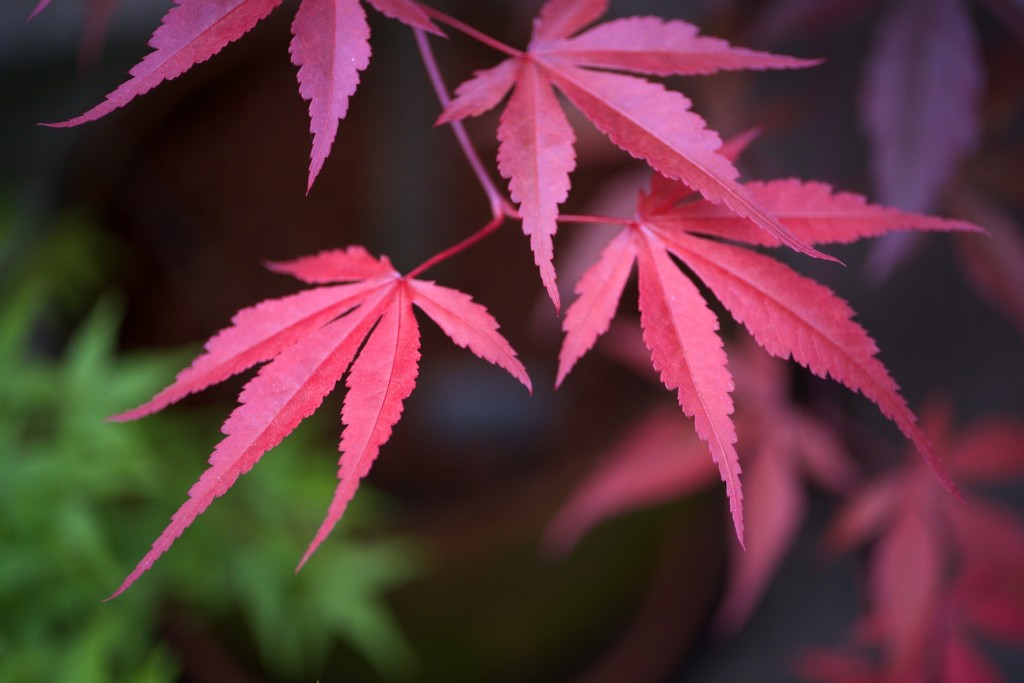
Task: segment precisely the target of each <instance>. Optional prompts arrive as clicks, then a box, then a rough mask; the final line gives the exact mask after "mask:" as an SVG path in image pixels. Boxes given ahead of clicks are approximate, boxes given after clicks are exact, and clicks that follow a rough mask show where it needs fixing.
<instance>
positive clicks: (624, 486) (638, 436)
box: [543, 410, 717, 554]
mask: <svg viewBox="0 0 1024 683" xmlns="http://www.w3.org/2000/svg"><path fill="white" fill-rule="evenodd" d="M716 475H717V473H716V471H715V467H714V465H713V464H712V463H710V462H709V461H708V458H707V450H706V447H705V446H704V444H702V443H701V442H700V441H698V440H697V439H696V438H695V437H694V434H693V431H692V430H690V429H687V427H686V423H685V422H684V421H683V420H682V418H681V417H680V416H679V413H678V411H675V410H661V411H655V412H652V413H650V414H649V415H647V416H645V417H644V419H643V420H642V421H641V422H639V423H638V424H636V425H634V426H633V427H632V428H631V429H630V430H629V432H628V433H627V434H626V435H624V436H623V437H622V438H621V439H618V440H617V442H616V443H615V444H614V445H613V446H612V447H611V448H610V449H609V450H608V452H607V454H605V455H604V456H602V459H601V462H600V463H599V464H598V466H597V467H596V468H595V469H594V471H593V472H591V473H590V475H589V476H588V477H587V479H586V480H585V481H584V482H583V483H582V484H581V485H580V486H579V487H578V488H577V489H576V490H575V491H574V492H573V493H572V495H571V497H570V498H569V500H568V501H566V503H565V504H564V505H563V506H562V507H561V509H560V510H559V511H558V512H557V513H556V514H555V517H554V519H552V520H551V523H550V524H549V525H548V528H547V530H546V531H545V532H544V541H543V544H544V547H545V549H546V550H548V551H549V552H552V553H558V554H566V553H568V552H569V551H570V550H572V548H573V547H574V546H575V545H576V544H577V543H578V542H579V540H580V539H581V538H582V537H583V536H584V535H586V534H587V532H588V531H590V529H592V528H593V527H595V526H597V525H598V524H600V523H601V522H602V521H604V520H606V519H610V518H612V517H615V516H617V515H621V514H624V513H626V512H629V511H632V510H636V509H639V508H643V507H650V506H653V505H658V504H659V503H663V502H666V501H669V500H672V499H673V498H677V497H679V496H683V495H686V494H687V493H691V492H694V491H698V490H700V489H703V488H706V487H708V486H711V485H712V484H713V483H714V482H715V479H716Z"/></svg>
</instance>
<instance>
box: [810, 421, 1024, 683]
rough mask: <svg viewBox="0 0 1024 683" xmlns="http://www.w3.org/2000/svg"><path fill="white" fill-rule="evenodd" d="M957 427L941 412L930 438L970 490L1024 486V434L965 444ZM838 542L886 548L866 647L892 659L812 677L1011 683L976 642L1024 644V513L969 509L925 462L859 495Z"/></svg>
mask: <svg viewBox="0 0 1024 683" xmlns="http://www.w3.org/2000/svg"><path fill="white" fill-rule="evenodd" d="M951 422H952V419H951V415H950V411H949V410H948V408H946V407H945V406H939V405H936V406H932V407H931V408H930V409H929V410H928V411H927V412H926V413H925V420H924V428H925V430H926V431H927V432H928V434H929V436H930V437H931V438H932V439H933V441H934V443H935V448H936V451H937V452H938V453H940V454H941V455H942V456H943V458H944V461H945V463H946V465H947V467H948V469H949V471H950V473H951V474H952V475H953V476H954V477H956V478H957V479H958V481H961V482H963V483H964V484H965V485H985V484H988V485H992V484H1001V483H1005V482H1007V481H1009V480H1010V479H1012V478H1014V477H1021V476H1024V424H1021V423H1020V422H1017V421H1013V420H1008V419H988V420H985V421H981V422H978V423H976V424H975V425H973V426H971V427H969V428H968V429H967V430H965V431H964V433H963V434H962V435H956V434H954V433H953V430H952V424H951ZM830 536H831V542H832V544H833V546H834V547H836V548H837V549H850V548H852V547H855V546H858V545H862V544H865V543H868V542H874V551H873V553H872V556H871V560H870V566H869V570H868V571H869V581H868V589H869V591H870V597H871V608H870V612H869V614H868V615H867V617H866V618H865V619H864V620H863V621H862V623H861V625H860V628H859V629H858V641H859V643H860V644H861V645H866V646H869V647H873V648H875V649H877V650H878V651H879V652H880V653H881V661H880V663H879V664H878V665H877V666H869V665H867V664H866V663H862V665H863V666H864V667H866V671H868V672H870V675H868V674H865V675H864V676H863V677H855V678H851V676H850V671H848V670H846V668H845V666H840V665H839V664H838V662H842V661H844V660H845V658H846V657H847V656H848V655H845V654H840V655H838V657H839V659H838V660H835V661H832V660H831V659H830V657H829V656H828V655H825V656H821V655H820V654H819V655H815V656H812V657H811V658H810V659H809V660H808V661H805V662H804V665H803V666H801V669H802V670H803V673H804V675H805V676H806V677H808V678H811V679H816V680H821V681H834V682H836V683H839V682H843V681H849V680H858V681H859V680H865V681H868V680H875V681H885V682H889V681H921V682H922V683H924V682H927V681H941V682H943V683H975V682H976V681H983V682H986V681H1000V680H1002V677H1001V676H1000V675H999V674H998V673H997V672H996V671H995V669H994V668H993V667H992V665H991V664H989V663H988V662H987V661H986V659H985V657H984V656H983V655H982V653H981V652H980V651H979V650H978V649H977V648H976V646H975V645H974V644H973V643H972V634H973V633H981V634H984V635H986V636H989V637H992V638H996V639H1003V640H1010V641H1014V642H1017V643H1024V585H1022V583H1021V581H1020V572H1021V567H1024V523H1022V522H1021V520H1020V519H1019V518H1018V517H1017V516H1016V515H1014V514H1012V513H1011V512H1009V511H1007V510H1006V509H1003V508H1001V507H999V506H997V505H994V504H992V503H988V502H983V501H980V500H977V499H974V500H972V503H971V505H970V506H964V505H960V504H958V503H957V502H956V501H954V500H952V499H951V498H950V497H949V496H947V495H944V493H943V492H942V491H941V490H940V489H939V487H937V486H936V483H935V478H934V477H933V476H932V475H931V473H930V472H928V471H927V470H925V469H924V468H923V467H922V466H921V465H920V463H919V462H918V461H917V459H916V458H913V459H908V462H907V464H906V465H904V466H902V467H900V468H897V469H895V470H893V471H892V472H890V473H888V474H887V475H885V476H883V477H882V478H880V479H879V480H877V481H876V482H873V483H870V484H868V485H867V486H865V487H864V488H863V489H862V490H861V491H860V492H858V493H856V494H855V495H854V496H852V497H851V499H850V501H849V502H848V504H847V505H846V507H845V508H844V509H843V510H842V511H841V512H840V514H839V517H838V519H837V521H836V524H835V525H834V527H833V529H832V532H831V535H830ZM830 662H831V664H830ZM858 676H859V674H858Z"/></svg>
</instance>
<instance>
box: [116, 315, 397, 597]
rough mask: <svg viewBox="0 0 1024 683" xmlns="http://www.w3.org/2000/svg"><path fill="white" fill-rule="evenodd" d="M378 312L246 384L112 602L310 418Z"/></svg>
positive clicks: (291, 350)
mask: <svg viewBox="0 0 1024 683" xmlns="http://www.w3.org/2000/svg"><path fill="white" fill-rule="evenodd" d="M381 298H382V297H381V296H378V297H377V300H378V301H380V300H381ZM379 314H380V306H379V304H377V303H369V304H368V305H365V306H363V307H361V308H359V309H357V310H356V311H355V312H353V313H351V314H349V315H347V316H345V317H344V318H341V319H340V320H338V321H335V322H333V323H330V324H328V325H325V326H324V327H321V328H320V329H318V330H316V331H314V332H312V333H310V334H308V335H305V336H304V337H303V341H302V343H299V344H294V345H292V346H290V347H288V348H287V349H285V350H283V351H282V352H281V353H280V354H279V355H278V356H277V358H275V359H274V360H273V361H272V362H271V363H269V364H268V365H266V366H265V367H263V368H262V369H261V370H260V372H259V374H257V375H256V377H254V378H253V379H252V380H250V381H249V383H248V384H246V385H245V388H244V389H243V390H242V393H241V395H240V396H239V406H238V408H236V409H235V410H234V412H233V413H231V417H229V418H228V419H227V421H226V422H225V423H224V428H223V431H224V434H226V435H227V437H226V438H225V439H224V440H223V441H221V442H220V443H219V444H218V445H217V447H216V449H215V450H214V452H213V454H212V455H211V456H210V467H209V469H207V470H206V471H205V472H204V473H203V474H202V476H201V477H200V478H199V481H198V482H196V484H195V485H193V486H192V488H191V489H190V490H189V499H188V500H187V501H186V502H185V504H184V505H182V506H181V508H180V509H179V510H178V511H177V512H176V513H174V516H173V517H172V518H171V523H170V525H169V526H168V527H167V528H166V529H165V530H164V532H163V533H162V534H160V537H159V538H157V540H156V541H155V542H154V543H153V548H152V550H150V551H149V552H148V553H147V554H146V556H145V557H144V558H142V561H141V562H139V564H138V566H137V567H136V568H135V569H134V571H132V573H131V574H129V575H128V577H127V578H126V579H125V580H124V582H123V583H122V584H121V586H120V587H119V588H118V589H117V590H116V591H114V593H113V595H111V598H115V597H117V596H118V595H120V594H121V593H122V592H124V590H125V589H127V588H128V587H129V586H130V585H131V584H133V583H134V582H135V581H136V580H137V579H138V578H139V577H140V576H141V575H142V574H143V573H144V572H145V571H146V570H148V569H149V568H150V567H151V566H153V563H154V562H155V561H156V560H157V558H159V557H160V556H161V555H162V554H163V553H164V552H166V551H167V549H168V548H170V546H171V544H172V543H173V542H174V540H175V539H176V538H178V537H179V536H180V535H181V534H182V532H183V531H184V530H185V529H186V528H187V527H188V526H189V525H190V524H192V522H193V521H194V520H195V518H196V517H198V516H199V515H200V514H201V513H202V512H203V511H204V510H206V508H207V507H209V505H210V503H212V502H213V500H214V498H217V497H218V496H221V495H223V494H224V493H225V492H226V491H227V490H228V489H229V488H231V486H232V485H233V484H234V483H235V480H236V479H238V477H239V476H240V475H242V474H245V473H246V472H248V471H249V470H250V469H251V468H252V466H253V465H255V464H256V462H257V461H258V460H259V459H260V457H261V456H262V455H263V454H264V453H265V452H267V451H268V450H270V449H271V448H273V447H274V446H276V445H277V444H279V443H280V442H281V440H282V439H283V438H284V437H285V436H287V435H288V434H289V433H291V432H292V430H294V429H295V427H296V426H298V424H299V423H300V422H301V421H302V420H304V419H305V418H307V417H309V416H310V415H312V414H313V412H314V411H315V410H316V409H317V407H319V405H320V403H321V402H322V401H323V398H324V396H326V395H327V394H328V393H329V392H330V391H331V389H333V388H334V385H335V384H336V383H337V381H338V380H339V379H340V378H341V376H342V374H343V373H344V372H345V369H346V368H347V367H348V365H349V363H351V362H352V358H353V357H354V356H355V354H356V351H357V349H358V348H359V346H360V344H361V343H362V341H363V339H364V338H365V336H366V334H367V332H369V330H370V326H371V325H373V323H374V322H375V321H376V319H377V316H378V315H379Z"/></svg>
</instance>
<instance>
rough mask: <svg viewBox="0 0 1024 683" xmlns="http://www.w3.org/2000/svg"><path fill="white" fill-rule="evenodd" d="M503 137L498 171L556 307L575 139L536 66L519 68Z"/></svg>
mask: <svg viewBox="0 0 1024 683" xmlns="http://www.w3.org/2000/svg"><path fill="white" fill-rule="evenodd" d="M498 139H499V141H500V142H501V144H500V146H499V148H498V169H499V170H500V171H501V175H502V177H504V178H508V179H509V191H510V192H511V194H512V199H513V200H514V201H516V202H518V203H519V204H520V207H519V213H520V214H521V216H522V219H523V232H524V233H526V234H527V235H528V236H529V237H530V246H531V248H532V249H533V255H534V261H535V262H536V264H537V267H538V268H539V269H540V276H541V281H542V282H543V283H544V286H545V287H546V288H547V290H548V296H550V297H551V301H552V302H554V304H555V308H556V309H557V308H558V307H559V305H560V303H559V295H558V287H557V286H556V285H555V268H554V264H553V263H552V258H553V246H552V241H551V238H552V236H553V235H554V234H555V231H556V230H557V228H558V224H557V223H556V219H557V218H558V205H559V204H561V203H562V202H564V201H565V199H566V197H567V196H568V194H569V173H570V172H571V171H572V169H573V168H574V167H575V166H576V155H575V153H574V152H573V142H574V141H575V136H574V135H573V132H572V127H571V126H570V125H569V121H568V120H567V119H566V118H565V113H564V112H563V111H562V108H561V107H560V106H559V105H558V100H556V99H555V94H554V92H552V90H551V86H550V85H549V84H548V83H547V81H545V80H544V79H543V78H542V77H541V75H540V74H539V73H538V72H537V67H536V66H535V65H534V64H533V63H532V62H529V61H523V62H522V63H521V64H520V68H519V78H518V81H517V83H516V89H515V91H513V93H512V97H511V99H510V100H509V103H508V106H507V107H506V108H505V111H504V112H502V115H501V124H500V125H499V127H498Z"/></svg>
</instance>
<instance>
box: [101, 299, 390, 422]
mask: <svg viewBox="0 0 1024 683" xmlns="http://www.w3.org/2000/svg"><path fill="white" fill-rule="evenodd" d="M381 285H382V283H381V282H380V281H374V282H369V283H367V282H361V283H358V284H350V285H339V286H336V287H322V288H319V289H312V290H308V291H305V292H299V293H298V294H293V295H291V296H286V297H283V298H281V299H271V300H268V301H263V302H261V303H259V304H256V305H255V306H252V307H250V308H246V309H243V310H241V311H239V312H238V313H236V314H235V316H234V318H232V325H231V327H228V328H226V329H224V330H221V331H220V332H219V333H217V334H216V335H215V336H213V337H212V338H210V340H209V341H208V342H206V352H205V353H203V354H202V355H200V356H199V357H198V358H196V360H195V361H194V362H193V363H192V366H191V367H189V368H186V369H185V370H183V371H182V372H181V373H179V374H178V376H177V378H175V381H174V383H173V384H172V385H171V386H169V387H167V388H166V389H164V390H163V391H161V392H160V393H159V394H157V395H156V396H154V397H153V398H152V399H151V400H150V401H148V402H146V403H144V404H143V405H141V406H139V407H138V408H135V409H133V410H129V411H127V412H125V413H121V414H120V415H116V416H114V417H113V418H111V419H113V420H117V421H123V420H135V419H138V418H140V417H143V416H145V415H149V414H150V413H154V412H156V411H158V410H162V409H163V408H166V407H167V406H169V405H170V404H172V403H175V402H177V401H180V400H181V399H182V398H184V397H185V396H188V395H189V394H192V393H195V392H197V391H201V390H202V389H205V388H206V387H209V386H211V385H213V384H217V383H219V382H223V381H224V380H225V379H227V378H228V377H231V376H232V375H236V374H238V373H240V372H243V371H244V370H246V369H248V368H250V367H252V366H253V365H256V364H257V363H262V362H263V361H266V360H269V359H270V358H273V357H274V356H275V355H277V354H279V353H281V352H282V351H284V350H285V349H287V348H289V347H290V346H292V345H294V344H296V343H298V342H300V341H302V340H303V339H305V338H306V337H307V336H308V335H309V334H311V333H312V332H314V331H315V330H316V329H318V328H320V327H321V326H323V325H324V324H326V323H328V322H330V321H331V320H332V319H333V318H336V317H338V316H340V315H342V314H343V313H345V312H346V311H348V310H350V309H352V308H354V307H355V306H357V305H358V304H359V303H360V302H361V301H362V300H363V299H365V297H366V296H367V295H368V294H369V293H370V292H372V291H373V290H374V289H376V288H379V287H381Z"/></svg>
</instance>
